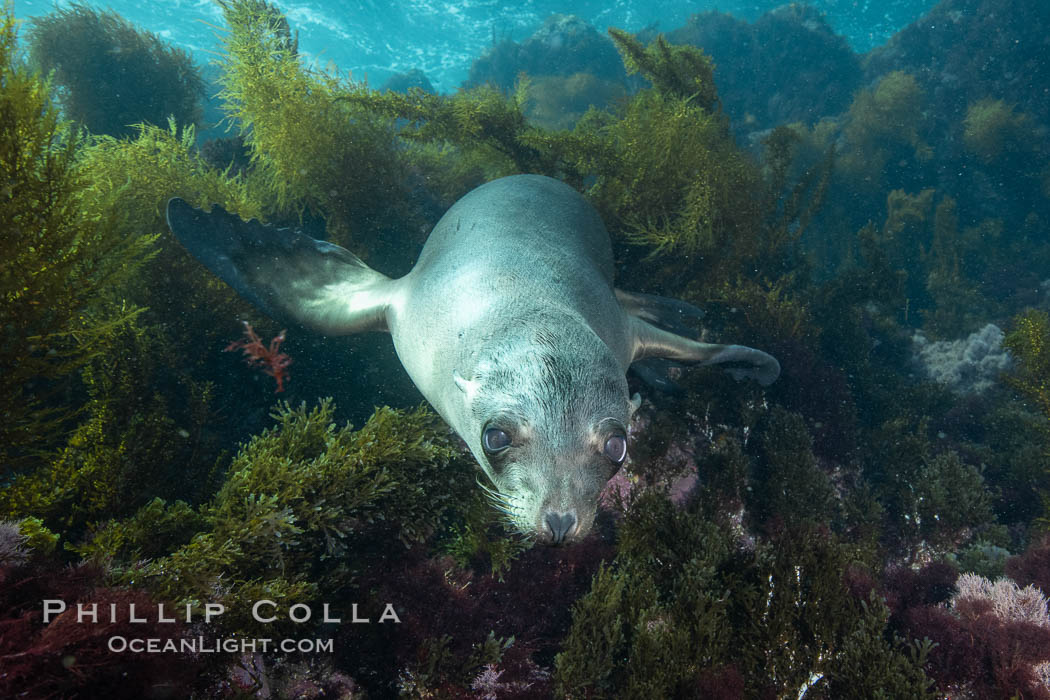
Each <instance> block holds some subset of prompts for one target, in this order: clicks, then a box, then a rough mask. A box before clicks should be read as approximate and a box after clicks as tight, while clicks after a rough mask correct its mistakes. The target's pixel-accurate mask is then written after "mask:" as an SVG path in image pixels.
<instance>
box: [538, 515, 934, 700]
mask: <svg viewBox="0 0 1050 700" xmlns="http://www.w3.org/2000/svg"><path fill="white" fill-rule="evenodd" d="M856 554H857V553H856V552H855V550H854V549H853V548H852V546H851V545H849V544H848V543H845V542H842V541H839V540H837V539H836V538H835V537H834V536H831V535H829V534H828V533H827V532H821V531H820V530H819V529H817V528H814V527H812V526H803V527H799V528H796V529H789V530H784V531H781V532H779V533H775V534H774V536H773V538H772V539H771V540H770V541H768V542H760V543H757V544H755V545H754V547H753V548H744V547H741V546H740V544H739V543H737V542H736V541H735V538H734V536H733V535H732V534H731V532H730V531H729V530H728V529H725V528H722V527H720V526H717V525H715V524H714V523H712V522H711V521H709V520H706V519H704V518H703V517H701V516H700V515H699V514H698V513H695V512H688V511H682V510H677V509H676V508H675V507H674V506H673V505H671V504H670V503H669V502H668V501H667V500H666V499H665V498H663V497H662V496H660V495H659V494H649V495H643V496H641V497H640V498H639V499H638V500H637V501H636V502H635V503H634V504H633V506H632V509H631V511H630V512H629V513H628V516H627V520H626V521H625V522H624V524H623V526H622V528H621V531H620V545H619V549H618V553H617V557H616V560H615V562H614V563H613V564H612V565H610V566H606V567H604V568H602V569H601V570H600V571H599V572H598V574H597V575H596V576H595V578H594V581H593V584H592V587H591V591H590V592H589V593H588V594H586V595H585V596H584V597H583V598H581V599H580V600H579V601H578V602H577V604H576V606H575V608H574V614H573V625H572V628H571V629H570V631H569V635H568V637H567V638H566V640H565V643H564V647H563V651H562V653H561V654H559V655H558V657H557V660H556V664H555V666H556V671H555V681H556V684H557V688H558V691H559V695H561V696H565V697H580V696H585V697H599V698H600V697H681V696H684V695H689V694H692V693H696V692H697V691H698V689H699V692H701V694H702V693H703V692H704V690H703V689H705V688H706V689H708V691H709V692H710V691H714V690H715V689H717V688H722V687H725V684H726V683H727V682H731V680H730V679H736V682H737V683H739V685H742V686H743V688H742V689H741V690H742V691H743V692H745V693H746V694H747V695H763V694H768V695H771V696H783V695H786V694H795V693H798V692H799V689H800V688H802V687H804V686H812V688H811V690H810V691H809V692H812V693H813V694H814V696H817V697H837V695H838V693H840V692H843V691H844V689H846V688H848V689H849V690H848V691H847V692H848V693H850V694H852V693H856V694H859V695H862V696H865V697H867V696H872V697H877V696H878V695H876V693H878V692H880V691H881V689H883V688H894V689H895V692H897V693H898V694H897V695H895V696H896V697H901V696H904V695H907V696H908V697H932V696H931V695H930V694H929V693H930V690H929V688H930V685H931V683H930V681H929V679H928V678H926V676H925V675H924V673H923V671H922V665H923V663H924V654H923V653H922V650H921V649H920V650H919V652H918V653H914V654H913V653H910V652H909V651H908V648H909V646H910V645H909V644H907V643H905V642H904V641H902V640H893V639H888V638H887V634H886V629H887V620H888V611H887V610H886V608H885V606H884V605H883V604H882V603H881V601H879V600H878V599H877V598H875V599H871V600H869V601H863V600H856V599H854V598H852V597H851V595H850V594H849V593H848V591H847V589H846V586H845V584H844V581H843V576H844V574H845V571H846V569H847V567H851V566H852V567H856V566H862V565H863V562H862V561H858V560H857V559H856ZM873 669H885V670H886V672H887V675H885V676H884V675H881V674H876V673H873V672H872V671H873ZM807 695H808V693H807Z"/></svg>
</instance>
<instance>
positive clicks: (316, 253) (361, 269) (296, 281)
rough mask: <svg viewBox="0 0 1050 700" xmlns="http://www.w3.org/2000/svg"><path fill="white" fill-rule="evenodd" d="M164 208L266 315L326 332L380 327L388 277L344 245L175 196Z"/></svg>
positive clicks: (197, 250) (194, 250)
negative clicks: (207, 209) (208, 208)
mask: <svg viewBox="0 0 1050 700" xmlns="http://www.w3.org/2000/svg"><path fill="white" fill-rule="evenodd" d="M167 214H168V227H169V228H171V231H172V233H174V234H175V236H176V237H177V238H178V239H179V241H180V242H181V243H182V245H184V246H185V247H186V249H187V250H188V251H189V252H190V253H191V254H192V255H193V256H194V257H195V258H197V259H198V260H200V261H201V262H202V263H204V265H205V266H207V267H208V269H210V270H211V271H212V272H214V273H215V274H216V275H218V276H219V278H221V279H222V280H223V281H224V282H226V283H227V284H229V285H230V286H231V287H233V288H234V289H235V290H236V291H237V293H238V294H240V295H241V296H243V297H244V298H245V299H247V300H248V301H250V302H252V303H253V304H255V305H256V306H258V307H259V308H260V309H261V310H262V311H263V312H265V313H266V314H267V315H269V316H272V317H274V318H277V319H282V320H285V319H287V320H292V321H295V322H297V323H301V324H303V325H305V326H308V327H310V328H313V329H314V330H317V331H320V332H322V333H326V334H328V335H338V334H343V333H355V332H358V331H368V330H378V331H385V330H387V324H386V309H387V307H388V305H389V298H388V296H389V294H390V289H389V288H390V286H391V285H392V280H390V278H389V277H386V276H385V275H381V274H380V273H378V272H376V271H375V270H373V269H372V268H370V267H368V266H367V265H365V264H364V263H363V262H362V261H361V260H360V259H359V258H358V257H357V256H356V255H354V254H353V253H351V252H350V251H348V250H346V249H345V248H341V247H339V246H337V245H334V244H332V243H328V242H326V241H318V240H315V239H313V238H310V237H309V236H306V235H304V234H302V233H299V232H298V231H294V230H292V229H284V228H282V229H279V228H277V227H275V226H270V225H265V224H262V223H260V222H259V221H258V220H256V219H252V220H251V221H244V220H243V219H241V218H240V217H239V216H235V215H233V214H230V213H228V212H227V211H226V210H224V209H223V208H222V207H220V206H214V207H212V210H211V211H210V212H205V211H202V210H200V209H195V208H194V207H191V206H190V205H189V204H187V203H186V202H185V201H183V200H182V199H179V198H178V197H175V198H173V199H171V200H170V201H169V202H168V212H167Z"/></svg>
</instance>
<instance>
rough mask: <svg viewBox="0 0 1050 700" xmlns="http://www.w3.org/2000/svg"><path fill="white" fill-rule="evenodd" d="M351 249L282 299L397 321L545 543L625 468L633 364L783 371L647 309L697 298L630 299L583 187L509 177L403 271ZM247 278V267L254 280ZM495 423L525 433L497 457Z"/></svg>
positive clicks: (339, 318)
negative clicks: (365, 259) (610, 450)
mask: <svg viewBox="0 0 1050 700" xmlns="http://www.w3.org/2000/svg"><path fill="white" fill-rule="evenodd" d="M203 216H205V217H214V216H220V215H219V214H216V213H215V212H213V213H212V214H207V215H203ZM227 216H228V215H227ZM183 218H186V217H185V216H183ZM171 219H172V216H171V211H170V209H169V222H170V223H171V226H172V230H173V231H174V232H175V233H176V235H178V236H179V237H180V239H182V240H183V241H184V242H185V243H186V245H187V247H188V248H189V249H190V251H191V252H193V253H194V254H195V255H197V256H198V257H199V258H201V260H202V261H203V262H205V264H208V265H209V267H212V269H213V270H216V271H217V272H218V273H219V274H220V275H221V276H223V277H224V279H225V278H228V277H229V276H230V272H229V270H228V269H226V268H228V267H229V266H230V262H229V256H222V257H221V264H220V262H217V261H216V260H217V258H219V257H220V256H217V255H216V254H215V253H214V252H213V251H212V250H211V249H209V250H199V248H200V247H201V246H196V247H197V248H198V249H195V245H196V244H195V243H194V240H195V239H201V238H202V236H201V235H199V232H198V233H197V234H191V233H190V232H184V231H181V230H179V229H180V227H181V226H180V223H179V222H177V221H172V220H171ZM196 225H198V226H199V225H206V224H200V223H198V224H196ZM244 225H245V226H248V225H249V224H244ZM251 225H254V226H259V224H257V223H255V222H251ZM253 235H254V236H255V238H259V236H258V234H257V232H256V233H255V234H253ZM286 235H288V236H294V235H298V234H292V233H290V232H289V233H288V234H286ZM203 238H206V237H203ZM303 238H305V237H303ZM213 247H214V245H213ZM242 247H243V246H242ZM275 247H277V246H275V245H271V246H269V247H267V246H261V247H260V248H259V250H258V251H257V255H258V257H259V258H260V260H262V259H266V260H272V259H273V257H274V255H275V251H274V250H273V248H275ZM280 247H281V248H282V249H286V248H291V249H294V250H296V251H304V250H309V249H310V246H308V245H305V244H300V245H289V244H286V243H282V244H281V246H280ZM344 252H345V251H344ZM347 255H349V256H350V257H345V256H342V255H341V254H339V255H334V254H333V253H332V252H331V251H330V250H329V249H328V247H327V245H326V246H323V247H322V248H321V249H319V252H318V256H319V259H318V261H319V263H323V264H322V265H321V266H320V268H319V273H318V274H319V275H320V277H319V278H318V279H317V280H316V281H315V280H312V279H311V277H310V274H309V272H304V265H303V264H302V263H301V256H300V258H297V264H296V266H295V268H296V272H295V277H294V278H292V279H289V278H288V277H284V278H283V281H278V282H274V281H273V279H274V278H275V277H278V278H280V277H281V276H280V275H276V276H275V275H273V274H269V275H268V277H267V278H268V279H269V280H270V281H269V282H268V284H269V285H270V286H271V287H273V288H272V289H269V290H268V292H267V295H266V298H267V300H268V302H269V303H268V306H269V307H275V306H280V307H281V310H282V311H285V312H287V313H289V314H290V315H292V316H293V317H297V318H299V319H300V320H302V321H307V322H309V324H310V325H312V326H313V327H315V328H317V329H318V330H321V331H322V332H325V333H330V334H335V333H344V332H352V331H355V330H359V329H361V328H362V327H373V328H374V327H382V326H383V325H384V324H383V323H382V321H381V319H383V318H385V327H386V328H387V329H388V330H389V331H390V334H391V335H392V337H393V341H394V347H395V349H396V350H397V354H398V356H399V357H400V358H401V362H402V363H403V364H404V366H405V369H406V370H407V371H408V373H409V375H410V376H411V378H412V381H413V382H415V384H416V386H417V387H419V389H420V391H421V392H422V393H423V395H424V396H425V397H426V398H427V400H428V401H429V402H430V403H431V404H432V405H433V406H434V408H435V410H437V412H438V413H439V414H440V415H441V416H442V418H444V419H445V420H446V421H447V422H448V423H449V425H451V426H452V428H453V429H454V430H455V431H456V432H457V433H458V434H459V435H460V436H461V437H462V438H463V439H464V440H465V441H466V443H467V445H468V446H469V448H470V450H471V452H472V453H473V454H474V456H475V457H476V458H477V460H478V463H479V465H480V466H481V468H482V470H483V471H484V472H485V474H486V475H487V476H488V478H489V480H490V481H491V483H492V488H491V489H490V493H492V495H493V499H494V501H495V502H496V506H497V507H498V508H499V509H501V510H502V511H504V512H505V513H506V514H507V515H508V517H509V519H510V520H511V522H513V524H514V525H515V526H516V527H518V528H519V529H520V530H521V531H522V532H525V533H527V534H534V535H536V536H538V537H539V538H540V539H544V540H548V541H549V540H552V539H553V540H557V541H560V540H561V539H562V538H561V537H559V536H558V535H554V534H552V533H551V528H552V527H554V528H557V527H558V525H557V524H558V523H563V522H571V521H568V520H565V519H564V518H566V517H568V516H571V518H572V520H573V521H575V527H573V528H570V529H569V531H568V532H566V533H565V534H564V539H565V540H566V541H571V540H576V539H579V538H581V537H582V536H584V535H585V534H586V533H587V531H588V530H589V528H590V526H591V523H592V521H593V517H594V511H595V507H596V503H597V500H598V494H599V492H600V491H601V489H602V487H603V486H604V485H605V482H606V481H607V480H608V478H609V477H610V476H611V475H612V474H613V473H614V472H615V471H616V469H617V468H618V465H616V464H613V463H611V462H610V460H609V459H608V458H607V457H606V456H605V455H604V454H603V451H602V450H603V446H604V445H605V441H606V440H607V439H608V437H609V436H610V435H613V434H620V433H624V434H625V433H626V426H627V424H628V422H629V420H630V417H631V414H632V412H633V410H634V408H635V407H636V406H637V400H638V399H637V397H635V399H634V400H633V401H632V398H631V397H630V396H629V394H628V389H627V380H626V377H625V374H626V372H627V368H628V367H629V366H630V365H631V363H632V362H634V361H635V360H640V359H642V358H645V357H668V358H671V359H674V360H677V361H681V362H690V363H699V364H713V363H721V362H733V363H742V364H743V365H745V367H735V368H733V369H731V370H730V371H731V372H733V374H734V376H736V377H737V378H741V377H744V376H748V377H751V378H754V379H757V380H758V381H760V382H761V383H762V384H769V383H771V382H772V381H774V380H775V379H776V377H777V375H778V374H779V371H780V367H779V365H778V364H777V361H776V360H775V359H773V358H772V357H770V356H769V355H767V354H765V353H763V352H761V351H759V350H754V349H752V348H745V347H743V346H737V345H712V344H708V343H699V342H696V341H694V340H690V339H688V338H684V337H682V336H680V335H676V334H674V333H671V332H668V331H666V330H661V329H660V328H657V327H655V326H653V325H651V324H650V323H648V322H647V321H646V320H644V319H645V318H650V319H654V318H655V316H654V315H655V314H658V313H660V309H661V308H664V309H669V310H672V311H673V312H674V314H676V315H678V316H691V317H698V315H699V313H700V312H699V310H697V309H695V308H694V307H691V306H689V305H687V304H683V303H681V302H674V301H672V300H663V301H660V300H659V298H658V297H649V296H647V295H635V294H630V293H625V292H620V293H619V297H620V298H619V299H618V298H617V292H616V290H614V288H613V279H612V278H613V260H612V250H611V247H610V244H609V238H608V234H607V233H606V231H605V227H604V226H603V225H602V222H601V219H600V218H599V217H598V214H597V212H596V211H595V210H594V209H593V207H591V206H590V205H589V204H588V203H587V202H586V200H584V199H583V198H582V197H581V196H580V195H579V194H578V193H577V192H576V191H575V190H573V189H572V188H570V187H569V186H567V185H565V184H563V183H561V182H559V181H557V180H553V179H551V178H547V177H542V176H538V175H517V176H512V177H506V178H502V179H499V180H495V181H493V182H490V183H488V184H486V185H483V186H481V187H479V188H477V189H475V190H473V191H472V192H470V193H469V194H467V195H466V196H464V197H463V198H462V199H460V200H459V201H458V202H457V203H456V204H455V205H454V206H453V207H452V208H451V209H449V210H448V212H447V213H446V214H445V215H444V216H443V217H442V219H441V221H439V222H438V224H437V226H436V227H435V228H434V230H433V232H432V233H431V234H430V237H429V239H428V240H427V242H426V245H425V246H424V248H423V251H422V253H421V254H420V257H419V261H418V262H417V263H416V265H415V267H414V268H413V269H412V271H411V272H410V273H408V274H407V275H405V276H404V277H402V278H400V279H397V280H389V279H387V278H385V277H383V276H381V275H379V274H378V273H376V272H374V271H372V270H370V269H368V268H367V267H365V266H364V264H363V263H361V262H360V261H359V260H358V259H357V258H356V257H353V256H352V255H350V254H349V253H347ZM241 257H242V258H244V256H243V255H242V256H241ZM344 260H345V261H346V262H345V263H343V268H342V276H341V277H340V275H338V274H336V275H333V272H332V266H333V265H338V263H339V262H340V261H344ZM240 265H241V266H246V265H250V263H249V262H247V261H244V262H241V263H240ZM224 266H225V267H224ZM244 277H245V275H244V274H243V273H237V279H238V281H241V280H243V278H244ZM333 279H335V280H336V281H335V282H333ZM339 279H343V280H345V281H344V282H338V280H339ZM274 285H277V286H276V287H274ZM238 291H241V290H240V289H238ZM344 291H345V293H343V292H344ZM242 293H244V292H242ZM257 296H258V295H257ZM275 298H280V299H281V302H280V303H279V304H278V303H276V302H274V301H273V299H275ZM665 302H666V303H665ZM663 325H665V326H668V327H672V328H673V327H674V323H671V324H663ZM488 425H497V426H498V427H500V428H501V429H504V430H506V431H507V432H508V433H510V434H511V435H512V438H513V441H512V444H511V446H510V447H509V448H507V449H506V450H505V451H503V452H501V453H499V454H498V455H495V456H491V457H490V456H489V455H487V454H486V452H485V450H484V449H483V447H482V433H483V431H484V430H485V428H486V426H488ZM552 518H553V519H552ZM551 523H555V525H553V526H552V525H551Z"/></svg>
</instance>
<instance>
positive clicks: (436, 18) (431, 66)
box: [15, 0, 936, 92]
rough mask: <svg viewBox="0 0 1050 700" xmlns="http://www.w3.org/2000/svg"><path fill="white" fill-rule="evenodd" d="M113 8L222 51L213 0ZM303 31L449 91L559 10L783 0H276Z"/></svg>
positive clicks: (885, 13)
mask: <svg viewBox="0 0 1050 700" xmlns="http://www.w3.org/2000/svg"><path fill="white" fill-rule="evenodd" d="M65 4H67V3H64V2H58V3H55V2H53V1H52V0H17V1H16V3H15V14H16V16H17V17H19V18H23V19H24V18H28V17H33V16H37V15H42V14H46V13H48V12H50V11H51V10H52V9H53V8H54V7H55V6H56V5H58V6H62V5H65ZM87 4H90V5H95V4H97V5H99V6H101V7H110V8H112V9H114V10H116V11H117V12H119V13H120V14H121V15H123V16H125V17H126V18H128V19H129V20H131V21H133V22H135V23H137V24H139V25H140V26H142V27H144V28H146V29H148V30H150V31H152V32H155V33H157V34H159V35H160V36H162V37H164V38H166V39H167V40H169V41H171V42H173V43H174V44H176V45H179V46H182V47H184V48H186V49H189V50H190V51H192V52H193V54H194V55H195V56H196V57H197V59H198V60H200V61H201V62H202V63H203V62H207V61H209V60H211V59H213V58H214V57H215V55H216V52H217V51H218V42H217V35H218V34H219V33H221V31H222V29H221V27H222V17H221V12H220V10H219V7H218V6H217V5H216V4H215V3H214V2H212V0H162V1H159V2H150V3H143V2H141V0H112V1H111V2H108V3H92V2H88V3H87ZM276 4H277V5H278V6H279V7H280V8H281V9H282V10H283V11H284V12H285V14H286V15H287V17H288V20H289V21H290V22H291V24H292V27H293V29H296V30H298V31H299V46H300V49H301V51H302V52H303V53H304V54H305V55H307V56H309V57H310V58H312V59H313V60H314V61H316V63H317V64H318V65H320V66H321V67H328V68H332V67H338V69H339V70H340V71H341V72H343V73H345V72H347V71H349V72H350V74H351V75H352V76H353V77H354V78H355V79H357V80H367V81H368V82H369V83H370V84H372V85H375V86H379V85H381V84H382V83H383V82H384V81H385V80H386V79H387V78H388V77H389V76H390V75H392V74H393V73H397V72H403V71H407V70H410V69H412V68H419V69H421V70H423V72H424V73H426V75H427V77H428V78H429V79H430V81H431V83H432V84H433V85H434V87H435V88H436V89H437V90H438V91H441V92H449V91H453V90H455V89H456V88H457V87H458V86H459V85H460V84H461V83H462V82H463V80H464V79H465V78H466V77H467V72H468V70H469V69H470V64H471V61H473V60H474V58H476V57H477V56H479V55H480V54H482V53H483V52H484V51H485V49H486V48H488V47H489V46H491V44H492V42H493V38H494V37H500V38H503V37H509V38H511V39H515V40H519V41H520V40H522V39H525V38H527V37H528V36H529V35H531V34H532V33H533V32H534V31H535V30H536V29H537V28H539V26H540V25H541V24H542V23H543V20H544V19H545V18H546V17H548V16H549V15H551V14H554V13H562V14H576V15H579V16H580V17H582V18H584V19H586V20H587V21H589V22H591V23H592V24H594V26H596V27H597V28H598V29H599V30H601V31H604V30H605V29H606V28H607V27H610V26H615V27H620V28H623V29H627V30H630V31H637V30H639V29H642V28H644V27H647V26H651V25H655V26H656V27H657V28H658V29H660V30H663V31H669V30H671V29H674V28H675V27H678V26H680V25H681V24H682V23H684V22H685V20H686V19H688V17H689V16H690V15H691V14H693V13H696V12H702V11H706V10H715V9H717V10H720V11H722V12H728V13H730V14H732V15H734V16H736V17H739V18H741V19H749V20H750V19H755V18H757V17H758V16H759V15H761V14H762V13H763V12H767V11H769V10H771V9H773V8H775V7H777V6H779V5H781V4H784V3H783V2H781V0H719V1H718V2H714V1H701V2H696V3H690V2H682V1H681V0H647V1H646V2H634V1H633V0H612V1H608V0H581V1H579V2H567V1H565V0H463V1H455V2H446V1H443V0H402V1H401V2H381V1H380V0H313V1H312V2H285V1H279V2H277V3H276ZM809 4H810V5H812V6H813V7H816V8H818V9H819V10H821V11H822V12H824V13H826V15H827V18H828V21H829V22H830V23H831V25H832V27H834V29H835V31H837V32H838V33H840V34H842V35H843V36H845V37H846V38H847V39H848V41H849V42H850V43H851V44H852V46H853V47H854V48H855V49H856V50H857V51H867V50H868V49H870V48H873V47H875V46H878V45H880V44H882V43H883V42H885V40H886V39H888V38H889V37H890V36H891V35H892V34H893V33H894V32H896V31H897V30H899V29H900V28H902V27H904V26H906V25H907V24H909V23H911V22H913V21H915V20H916V19H918V18H919V17H920V16H921V15H922V14H923V13H924V12H926V11H927V10H929V9H930V8H931V7H933V6H934V5H935V4H936V0H814V1H813V2H811V3H809Z"/></svg>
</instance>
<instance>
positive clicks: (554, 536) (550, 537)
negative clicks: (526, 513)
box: [543, 510, 576, 544]
mask: <svg viewBox="0 0 1050 700" xmlns="http://www.w3.org/2000/svg"><path fill="white" fill-rule="evenodd" d="M543 522H544V524H545V525H546V526H547V527H546V529H545V530H544V532H543V535H544V537H545V538H546V540H547V542H548V543H550V544H562V543H564V542H565V540H566V538H569V537H570V536H571V535H572V534H573V532H574V531H575V530H576V514H575V513H573V512H567V513H559V512H557V511H553V510H552V511H548V512H547V515H546V516H545V517H544V518H543Z"/></svg>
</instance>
